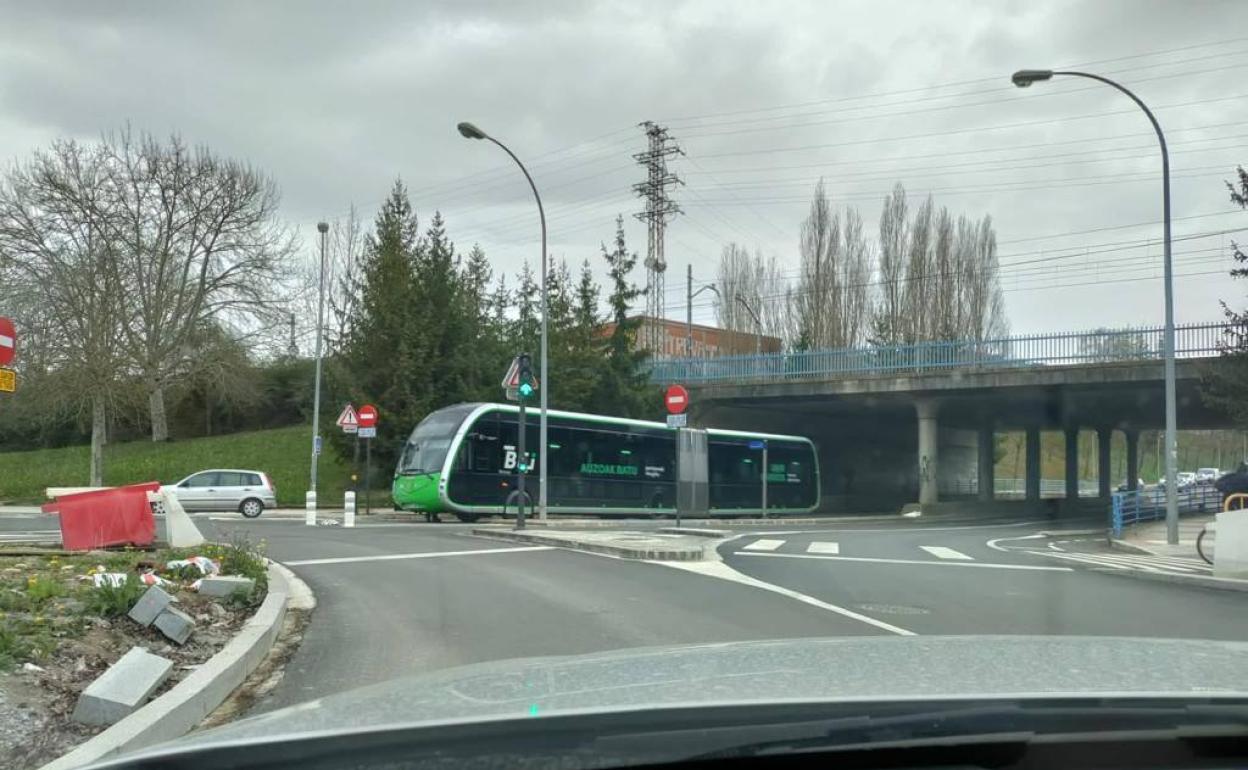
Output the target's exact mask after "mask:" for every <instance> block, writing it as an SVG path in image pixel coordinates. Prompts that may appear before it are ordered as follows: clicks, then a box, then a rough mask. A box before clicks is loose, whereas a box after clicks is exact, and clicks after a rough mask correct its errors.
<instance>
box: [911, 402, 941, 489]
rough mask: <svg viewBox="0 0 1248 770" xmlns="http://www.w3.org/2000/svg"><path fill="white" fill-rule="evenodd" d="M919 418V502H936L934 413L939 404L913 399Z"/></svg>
mask: <svg viewBox="0 0 1248 770" xmlns="http://www.w3.org/2000/svg"><path fill="white" fill-rule="evenodd" d="M914 408H915V411H916V412H917V413H918V418H919V504H920V505H927V504H928V503H934V502H937V500H939V499H940V493H939V487H938V486H937V475H936V466H937V463H938V462H939V460H940V434H939V430H938V427H937V422H936V415H937V413H938V412H939V410H940V404H939V403H938V402H937V401H936V400H935V399H930V398H923V399H919V400H917V401H915V403H914Z"/></svg>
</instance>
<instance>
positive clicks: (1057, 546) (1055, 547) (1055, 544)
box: [1049, 543, 1066, 553]
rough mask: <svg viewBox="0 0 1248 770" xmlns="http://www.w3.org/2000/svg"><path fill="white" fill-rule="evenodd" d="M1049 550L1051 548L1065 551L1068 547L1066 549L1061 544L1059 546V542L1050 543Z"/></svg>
mask: <svg viewBox="0 0 1248 770" xmlns="http://www.w3.org/2000/svg"><path fill="white" fill-rule="evenodd" d="M1049 550H1051V551H1060V552H1063V553H1064V552H1065V551H1066V549H1065V548H1062V547H1061V546H1059V545H1058V544H1057V543H1049Z"/></svg>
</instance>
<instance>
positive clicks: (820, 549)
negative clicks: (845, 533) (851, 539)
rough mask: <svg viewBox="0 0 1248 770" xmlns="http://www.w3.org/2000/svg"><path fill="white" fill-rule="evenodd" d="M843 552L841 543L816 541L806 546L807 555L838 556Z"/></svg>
mask: <svg viewBox="0 0 1248 770" xmlns="http://www.w3.org/2000/svg"><path fill="white" fill-rule="evenodd" d="M840 552H841V544H840V543H829V542H820V541H818V540H816V541H815V542H813V543H811V544H810V545H808V546H806V553H830V554H832V555H836V554H838V553H840Z"/></svg>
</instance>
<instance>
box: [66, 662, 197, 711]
mask: <svg viewBox="0 0 1248 770" xmlns="http://www.w3.org/2000/svg"><path fill="white" fill-rule="evenodd" d="M172 670H173V661H171V660H166V659H165V658H162V657H160V656H159V655H153V654H152V653H150V652H148V651H147V650H145V649H144V648H142V647H132V648H131V649H130V651H129V652H127V653H126V654H125V655H122V656H121V658H120V659H118V661H117V662H116V663H114V664H113V665H111V666H109V667H108V670H107V671H105V672H104V673H103V674H100V676H99V677H97V678H96V680H95V681H94V682H92V683H91V684H89V685H87V689H85V690H83V691H82V695H80V696H78V705H77V706H75V707H74V714H73V720H74V721H75V722H81V723H83V724H88V725H111V724H113V723H114V722H117V721H119V720H121V719H123V718H124V717H126V716H129V715H130V714H131V713H132V712H134V711H135V710H136V709H138V708H139V707H140V706H142V705H143V704H144V703H146V702H147V699H148V697H149V696H151V694H152V692H154V691H155V690H156V688H157V687H160V685H161V683H162V682H164V681H165V679H166V678H167V677H168V676H169V672H170V671H172Z"/></svg>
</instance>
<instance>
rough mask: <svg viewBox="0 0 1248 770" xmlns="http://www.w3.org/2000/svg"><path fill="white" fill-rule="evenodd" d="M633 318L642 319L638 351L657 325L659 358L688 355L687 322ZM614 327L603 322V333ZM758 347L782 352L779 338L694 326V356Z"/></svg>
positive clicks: (656, 352) (748, 352)
mask: <svg viewBox="0 0 1248 770" xmlns="http://www.w3.org/2000/svg"><path fill="white" fill-rule="evenodd" d="M630 320H641V323H640V324H639V325H638V327H637V340H636V346H637V349H638V350H640V349H642V348H643V347H646V343H647V342H648V341H649V340H650V339H651V335H650V333H648V330H649V329H651V328H653V327H654V326H655V325H657V326H659V328H660V329H661V332H660V340H661V344H660V345H659V349H658V350H652V351H651V352H652V353H653V354H654V356H655V357H656V358H683V357H685V355H686V352H685V342H686V333H687V332H688V331H689V329H688V328H687V327H686V326H685V324H683V323H681V322H680V321H673V320H672V319H670V318H645V317H644V316H633V317H632V318H631V319H630ZM614 330H615V324H614V323H608V324H604V325H603V327H602V333H603V335H609V334H611V332H612V331H614ZM756 349H761V350H762V352H764V353H779V352H780V349H781V342H780V338H779V337H768V336H766V335H763V337H762V339H761V340H760V339H759V338H758V337H756V336H755V335H754V334H752V333H750V332H740V331H733V330H731V329H720V328H719V327H717V326H703V325H701V324H694V325H693V352H692V355H693V356H694V357H695V358H703V357H706V358H712V357H715V356H748V355H753V354H754V351H755V350H756Z"/></svg>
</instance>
